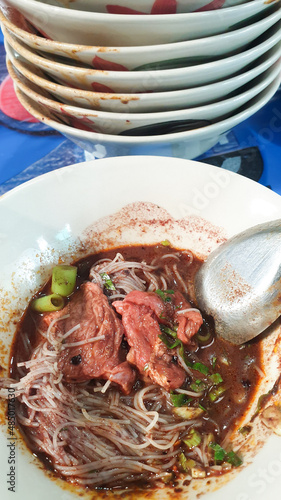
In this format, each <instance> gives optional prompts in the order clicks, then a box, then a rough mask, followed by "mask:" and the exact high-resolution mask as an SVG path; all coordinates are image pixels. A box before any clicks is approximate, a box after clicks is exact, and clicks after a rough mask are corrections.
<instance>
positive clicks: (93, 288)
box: [2, 240, 263, 491]
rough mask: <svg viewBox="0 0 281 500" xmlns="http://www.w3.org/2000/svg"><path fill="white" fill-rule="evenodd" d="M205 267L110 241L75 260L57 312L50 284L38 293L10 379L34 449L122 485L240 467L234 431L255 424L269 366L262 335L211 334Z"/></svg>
mask: <svg viewBox="0 0 281 500" xmlns="http://www.w3.org/2000/svg"><path fill="white" fill-rule="evenodd" d="M200 265H201V261H200V259H199V258H197V257H196V256H195V255H194V254H193V252H192V251H189V250H179V249H176V248H173V247H172V246H171V244H170V242H169V241H168V240H165V241H162V242H160V243H159V244H157V245H144V246H136V245H131V246H125V247H120V248H115V249H110V250H108V251H102V252H100V253H98V254H96V255H92V256H88V257H86V258H83V259H80V260H79V261H77V262H76V263H74V266H73V267H74V268H75V269H76V270H77V276H76V278H75V284H74V288H73V291H71V293H70V294H68V295H67V296H64V297H63V301H62V307H59V308H58V310H55V311H49V310H47V311H46V312H42V311H41V309H40V307H42V306H40V307H39V309H38V303H39V304H41V303H42V301H41V302H40V300H41V299H45V298H46V297H50V296H51V295H53V282H52V281H48V283H47V284H46V285H45V286H44V288H43V289H42V290H41V291H40V292H38V294H37V295H36V297H35V298H34V299H33V300H32V301H31V303H30V305H29V307H28V308H27V310H26V312H25V314H24V317H23V319H22V321H21V323H20V325H19V327H18V330H17V334H16V337H15V341H14V345H13V349H12V357H11V360H12V362H11V373H10V376H11V379H10V380H6V387H14V388H15V391H16V396H17V400H18V410H17V419H18V423H19V426H20V428H21V431H22V434H23V435H24V437H25V440H26V442H27V443H28V446H29V447H30V449H31V450H32V452H33V453H35V454H37V455H38V457H39V458H40V459H41V460H43V462H44V463H45V465H48V467H49V468H51V469H52V470H53V471H54V473H55V474H57V475H59V476H60V477H62V478H64V479H65V480H67V481H69V482H73V483H75V484H79V485H81V486H85V487H87V488H90V489H93V488H99V489H100V488H110V489H114V490H120V491H122V490H124V489H129V490H131V489H132V490H135V489H136V488H137V489H147V488H159V487H160V488H164V487H166V488H177V487H179V486H180V485H184V486H187V485H188V484H189V483H190V482H191V481H193V480H194V479H201V480H202V479H208V478H211V477H217V476H219V475H223V474H224V473H226V472H227V473H228V472H230V471H233V470H234V469H237V470H238V469H239V467H241V466H243V460H244V457H243V451H242V452H240V451H239V450H238V452H237V451H236V450H235V449H234V447H233V443H232V440H231V436H232V434H233V432H234V431H236V432H239V433H240V436H245V435H246V434H247V433H249V428H248V429H247V427H246V426H243V427H242V428H240V423H241V421H242V420H243V417H244V416H245V413H246V411H247V409H248V408H249V406H250V404H251V402H252V401H253V399H254V397H255V395H256V387H257V385H258V383H259V380H260V378H261V376H262V374H263V372H262V353H261V347H260V342H259V341H252V342H250V343H247V344H246V345H243V346H240V347H237V346H233V345H231V344H229V343H227V342H226V341H224V340H222V339H219V338H217V337H216V334H215V331H214V326H213V323H212V319H211V318H208V317H205V316H204V314H203V313H202V312H201V311H199V310H198V309H197V308H196V304H194V293H193V281H194V276H195V274H196V272H197V270H198V269H199V267H200ZM58 295H59V294H58ZM55 308H56V302H55ZM47 309H48V308H47ZM2 385H3V384H2ZM2 395H3V394H2Z"/></svg>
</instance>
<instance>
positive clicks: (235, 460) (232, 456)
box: [225, 451, 243, 467]
mask: <svg viewBox="0 0 281 500" xmlns="http://www.w3.org/2000/svg"><path fill="white" fill-rule="evenodd" d="M225 460H226V462H228V463H229V464H231V465H233V466H234V467H239V466H240V465H241V464H242V463H243V460H241V458H240V457H238V455H237V454H236V453H235V452H234V451H230V452H229V453H227V455H226V459H225Z"/></svg>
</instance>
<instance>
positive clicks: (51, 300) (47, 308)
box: [31, 293, 64, 313]
mask: <svg viewBox="0 0 281 500" xmlns="http://www.w3.org/2000/svg"><path fill="white" fill-rule="evenodd" d="M31 307H32V309H33V310H34V311H36V312H39V313H46V312H54V311H60V310H61V309H62V308H63V307H64V299H63V297H62V296H61V295H58V294H56V293H52V294H50V295H42V296H41V297H38V298H37V299H34V300H33V301H32V302H31Z"/></svg>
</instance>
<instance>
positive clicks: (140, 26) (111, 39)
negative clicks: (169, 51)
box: [1, 0, 278, 46]
mask: <svg viewBox="0 0 281 500" xmlns="http://www.w3.org/2000/svg"><path fill="white" fill-rule="evenodd" d="M277 1H278V0H273V3H277ZM1 3H2V4H4V5H5V4H6V5H11V6H13V7H15V8H16V9H18V10H19V11H20V12H21V13H22V14H23V15H24V16H25V17H26V18H27V19H28V20H29V21H30V22H31V23H32V24H33V25H34V26H35V27H36V28H37V29H39V31H41V32H42V33H43V35H44V36H47V38H51V39H52V40H57V41H60V42H67V43H78V44H84V45H106V46H110V45H115V46H134V45H155V44H160V43H170V42H179V41H182V40H189V39H194V38H202V37H204V36H209V35H215V34H218V33H225V32H227V31H229V30H231V29H237V28H238V23H242V26H247V25H248V24H249V22H252V19H251V18H253V16H255V15H257V14H262V15H264V14H265V13H266V11H267V9H269V8H270V7H271V5H272V1H271V2H270V3H268V2H265V1H264V0H255V1H251V2H249V3H245V4H242V5H237V6H236V7H229V8H227V9H221V10H219V11H217V10H211V11H206V12H192V13H188V14H177V15H174V16H172V17H170V16H166V15H155V16H154V15H153V16H148V15H138V16H136V15H121V14H119V15H116V14H104V13H95V12H84V11H78V10H72V9H65V8H62V7H55V6H51V5H47V4H44V3H41V2H36V1H35V0H1Z"/></svg>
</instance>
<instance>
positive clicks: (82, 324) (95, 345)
mask: <svg viewBox="0 0 281 500" xmlns="http://www.w3.org/2000/svg"><path fill="white" fill-rule="evenodd" d="M65 315H68V317H67V318H65V319H61V320H60V321H58V322H57V323H56V328H57V330H58V333H60V334H66V333H67V332H68V331H70V330H71V329H72V328H73V327H76V326H77V325H79V328H78V329H77V330H75V331H73V332H72V333H71V334H70V335H69V336H67V337H66V338H65V342H64V343H63V344H62V350H61V353H60V358H59V361H58V368H59V370H60V371H61V372H62V373H63V377H64V379H65V380H66V381H76V382H83V381H86V380H90V379H93V378H104V379H109V380H111V381H113V382H116V383H117V384H118V385H119V386H120V387H121V388H122V390H123V391H124V392H125V393H126V394H127V393H129V392H130V390H131V388H132V386H133V384H134V381H135V377H136V374H135V372H134V370H133V369H132V367H131V366H130V365H129V364H128V363H127V362H126V354H127V352H126V350H125V349H124V348H122V346H121V342H122V338H123V334H124V329H123V326H122V323H121V321H120V319H119V318H118V317H117V315H116V313H115V311H114V309H112V307H110V305H109V303H108V300H107V298H106V296H105V295H104V294H103V293H102V290H101V289H100V287H99V286H98V285H96V284H95V283H92V282H86V283H84V284H82V285H81V287H80V289H79V290H78V291H77V292H76V293H75V294H74V295H73V296H72V298H71V299H70V301H69V303H68V305H67V306H66V307H65V308H64V309H63V310H62V311H59V312H58V313H50V314H45V315H44V316H43V319H42V324H41V325H40V328H42V329H43V330H46V329H47V327H48V324H50V322H51V321H52V320H53V319H54V318H56V319H59V318H62V317H63V316H65ZM98 336H104V338H103V339H101V340H97V341H93V340H91V339H93V338H95V337H98ZM77 342H79V343H80V342H81V344H80V345H73V346H72V345H70V346H68V345H69V344H76V343H77Z"/></svg>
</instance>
